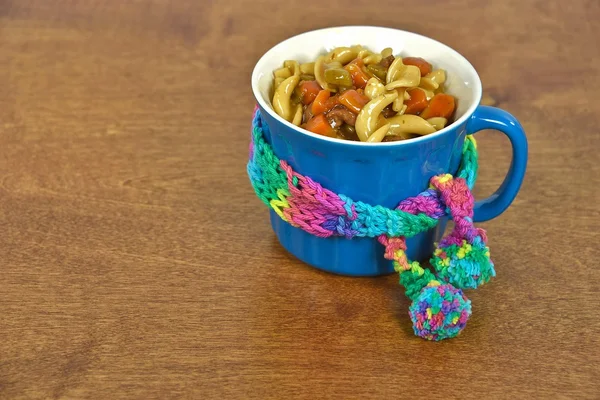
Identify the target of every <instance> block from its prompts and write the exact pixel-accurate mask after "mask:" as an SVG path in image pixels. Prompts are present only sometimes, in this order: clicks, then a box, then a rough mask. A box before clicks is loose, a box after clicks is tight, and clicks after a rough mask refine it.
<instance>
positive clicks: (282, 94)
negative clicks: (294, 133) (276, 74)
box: [273, 75, 300, 121]
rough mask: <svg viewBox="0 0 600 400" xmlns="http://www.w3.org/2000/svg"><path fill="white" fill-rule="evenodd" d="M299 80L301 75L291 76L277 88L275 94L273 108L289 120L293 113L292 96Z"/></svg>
mask: <svg viewBox="0 0 600 400" xmlns="http://www.w3.org/2000/svg"><path fill="white" fill-rule="evenodd" d="M299 80H300V77H298V76H295V75H294V76H290V77H289V78H287V79H286V80H284V81H283V82H281V85H279V86H278V87H277V89H275V95H274V96H273V108H274V109H275V112H276V113H277V114H279V115H281V116H282V117H283V118H285V119H286V120H288V121H289V120H290V118H291V113H292V110H291V107H292V105H291V101H290V97H291V96H292V92H293V91H294V89H295V88H296V85H297V84H298V81H299Z"/></svg>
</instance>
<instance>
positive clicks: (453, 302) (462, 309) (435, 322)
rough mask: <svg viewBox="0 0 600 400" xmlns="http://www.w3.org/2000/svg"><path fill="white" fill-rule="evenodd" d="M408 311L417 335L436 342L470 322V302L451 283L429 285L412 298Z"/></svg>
mask: <svg viewBox="0 0 600 400" xmlns="http://www.w3.org/2000/svg"><path fill="white" fill-rule="evenodd" d="M409 314H410V319H411V320H412V322H413V329H414V331H415V334H416V335H417V336H420V337H422V338H424V339H427V340H435V341H438V340H443V339H447V338H453V337H455V336H456V335H458V334H459V333H460V332H461V331H462V330H463V328H464V327H465V325H466V324H467V320H468V319H469V316H470V315H471V301H470V300H469V299H467V297H466V296H465V295H464V294H463V292H462V290H460V289H456V288H454V287H453V286H452V285H449V284H444V285H437V286H435V285H430V286H426V287H425V288H423V290H422V291H421V294H420V295H419V297H417V299H415V301H413V303H412V305H411V306H410V309H409Z"/></svg>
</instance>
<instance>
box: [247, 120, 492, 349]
mask: <svg viewBox="0 0 600 400" xmlns="http://www.w3.org/2000/svg"><path fill="white" fill-rule="evenodd" d="M264 131H268V126H267V125H266V124H264V123H263V120H262V118H261V115H260V111H259V110H258V109H256V110H255V114H254V118H253V121H252V138H251V142H250V160H249V162H248V168H247V170H248V175H249V177H250V181H251V183H252V186H253V187H254V190H255V192H256V195H257V196H258V198H259V199H260V200H262V202H263V203H265V204H266V205H267V206H268V207H270V208H272V209H273V211H275V212H276V213H277V215H279V217H281V218H282V219H283V220H284V221H286V222H288V223H289V224H291V225H292V226H294V227H297V228H300V229H303V230H304V231H306V232H308V233H311V234H313V235H316V236H319V237H322V238H327V237H330V236H345V237H346V238H347V239H352V238H354V237H369V238H377V240H378V241H379V242H380V243H381V244H382V245H383V246H384V251H385V258H387V259H389V260H393V265H394V270H395V271H396V272H398V273H399V275H400V284H401V285H402V286H404V288H405V290H406V295H407V296H408V297H409V298H410V299H411V300H412V304H411V306H410V308H409V315H410V318H411V320H412V322H413V329H414V332H415V334H416V335H418V336H420V337H422V338H425V339H428V340H436V341H437V340H442V339H446V338H451V337H454V336H456V335H458V334H459V333H460V332H461V331H462V330H463V328H464V327H465V325H466V323H467V319H468V318H469V316H470V315H471V301H470V300H468V299H467V297H466V296H465V295H464V293H463V291H462V289H475V288H476V287H477V286H479V285H482V284H484V283H485V282H487V281H489V280H490V278H491V277H493V276H495V274H496V273H495V271H494V264H493V263H492V261H491V260H490V252H489V249H488V247H487V237H486V235H485V231H484V230H483V229H479V228H476V227H474V226H473V206H474V200H473V195H472V194H471V189H472V187H473V185H474V183H475V179H476V175H477V166H478V164H477V146H476V143H475V139H474V138H473V137H472V136H467V138H466V140H465V143H464V148H463V154H462V160H461V164H460V167H459V170H458V172H457V174H456V176H455V177H453V176H452V175H450V174H442V175H437V176H434V177H433V178H431V181H430V187H429V188H428V189H427V190H425V191H423V192H421V193H420V194H418V195H417V196H415V197H411V198H408V199H406V200H403V201H401V202H400V204H399V205H398V207H397V208H396V209H389V208H386V207H382V206H379V205H375V206H373V205H370V204H366V203H363V202H360V201H354V200H352V199H350V198H349V197H347V196H344V195H343V194H336V193H333V192H332V191H330V190H327V189H326V188H324V187H322V186H321V185H320V184H318V183H317V182H315V181H313V180H312V179H310V178H309V177H308V176H304V175H301V174H300V173H298V172H296V171H294V170H293V169H292V167H291V166H290V165H289V164H288V163H287V162H285V161H284V160H280V159H278V158H277V156H275V154H274V153H273V149H272V148H271V146H270V145H269V144H268V143H267V142H266V140H265V137H264ZM446 215H449V216H450V218H451V219H452V220H453V221H454V229H453V230H452V232H451V233H450V234H449V235H448V236H446V237H444V238H443V239H442V240H441V241H440V242H439V243H437V244H436V246H437V249H436V250H435V252H434V254H433V256H432V258H431V260H430V262H431V265H432V266H433V269H434V271H435V272H432V271H431V270H429V269H426V268H423V267H422V266H421V265H420V264H419V263H418V262H417V261H409V260H408V259H407V257H406V253H405V252H406V238H407V237H411V236H414V235H417V234H419V233H421V232H424V231H427V230H429V229H431V228H433V227H435V226H436V225H437V223H438V221H439V220H440V218H442V217H444V216H446Z"/></svg>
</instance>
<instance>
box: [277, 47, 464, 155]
mask: <svg viewBox="0 0 600 400" xmlns="http://www.w3.org/2000/svg"><path fill="white" fill-rule="evenodd" d="M282 64H283V65H282V66H281V68H277V69H275V70H274V71H273V86H272V89H271V95H272V97H271V99H272V101H271V104H272V106H273V109H274V111H275V112H276V113H277V114H278V115H279V116H280V117H282V118H283V119H285V120H286V121H288V122H290V123H292V124H293V125H295V126H298V127H299V128H301V129H306V130H308V131H311V132H313V133H316V134H319V135H324V136H329V137H334V138H338V139H344V140H355V141H362V142H365V143H379V142H382V141H384V142H388V141H396V140H410V139H412V138H414V137H418V136H422V135H429V134H431V133H434V132H436V131H439V130H441V129H444V128H445V127H446V126H448V124H450V123H451V122H452V121H453V119H452V118H453V115H454V111H455V107H456V103H455V99H454V97H452V96H450V95H448V94H446V93H444V91H445V88H444V84H445V82H446V79H447V77H446V72H445V71H444V70H443V69H441V68H439V67H437V68H434V66H433V65H432V64H430V63H429V62H427V61H426V60H424V59H422V58H419V57H413V56H412V55H410V56H406V57H404V58H403V57H400V56H398V55H396V56H394V53H393V50H392V48H390V47H386V48H384V49H383V50H381V51H380V52H374V51H372V50H371V49H368V48H366V47H364V46H362V45H351V46H341V47H335V48H333V49H332V50H330V51H329V52H327V53H326V54H321V55H319V56H318V57H317V58H316V59H315V60H284V61H283V63H282ZM417 88H418V89H419V90H416V89H417Z"/></svg>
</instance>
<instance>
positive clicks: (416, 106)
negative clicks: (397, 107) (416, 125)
mask: <svg viewBox="0 0 600 400" xmlns="http://www.w3.org/2000/svg"><path fill="white" fill-rule="evenodd" d="M408 94H409V95H410V99H408V100H406V101H404V104H406V111H405V113H406V114H418V113H420V112H421V111H423V110H424V109H425V108H427V104H428V103H427V95H426V94H425V92H424V91H422V90H421V89H418V88H416V89H412V90H409V91H408Z"/></svg>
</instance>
